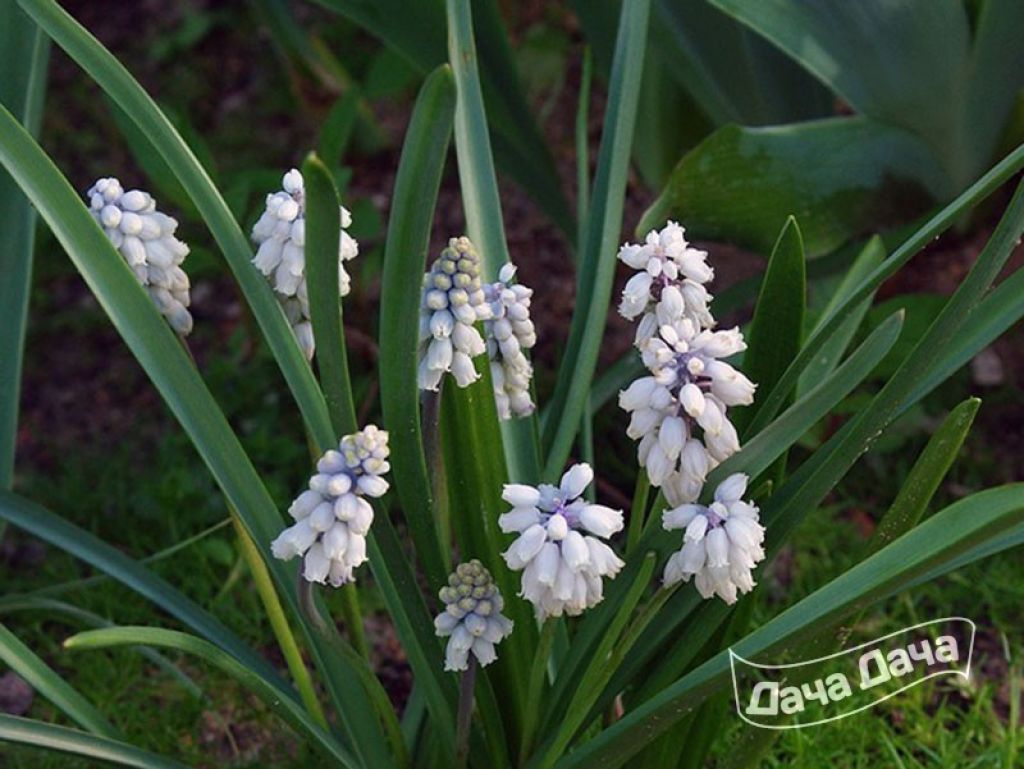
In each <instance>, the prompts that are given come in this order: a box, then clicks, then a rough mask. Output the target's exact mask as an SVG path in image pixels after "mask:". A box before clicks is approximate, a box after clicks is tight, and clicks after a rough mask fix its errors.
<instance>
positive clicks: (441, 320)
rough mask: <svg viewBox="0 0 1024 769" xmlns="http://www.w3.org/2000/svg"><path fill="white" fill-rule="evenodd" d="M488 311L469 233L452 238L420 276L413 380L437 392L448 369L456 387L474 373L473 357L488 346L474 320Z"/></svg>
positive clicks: (485, 316)
mask: <svg viewBox="0 0 1024 769" xmlns="http://www.w3.org/2000/svg"><path fill="white" fill-rule="evenodd" d="M490 316H491V306H490V305H489V304H488V303H487V300H486V297H485V295H484V289H483V285H482V284H481V282H480V256H479V255H478V254H477V252H476V249H475V248H474V247H473V244H472V243H471V242H470V240H469V238H466V237H462V238H452V239H451V240H449V241H448V247H447V248H445V249H444V250H443V251H442V252H441V255H440V256H439V257H438V258H437V259H436V260H435V261H434V263H433V264H432V265H431V266H430V270H429V271H428V272H427V274H426V275H424V276H423V294H422V297H421V301H420V351H419V360H420V362H419V373H418V383H419V387H420V389H421V390H433V391H436V390H437V389H438V387H439V385H440V384H441V378H442V377H443V376H444V375H445V373H448V372H450V373H451V374H452V376H454V377H455V382H456V383H457V384H458V386H459V387H468V386H469V385H471V384H472V383H473V382H475V381H476V380H477V379H479V375H478V374H477V373H476V368H475V367H474V366H473V358H475V357H477V356H478V355H482V354H483V353H484V352H486V350H487V346H486V345H485V344H484V340H483V337H482V336H480V332H479V331H477V330H476V322H477V321H480V320H487V319H488V318H490Z"/></svg>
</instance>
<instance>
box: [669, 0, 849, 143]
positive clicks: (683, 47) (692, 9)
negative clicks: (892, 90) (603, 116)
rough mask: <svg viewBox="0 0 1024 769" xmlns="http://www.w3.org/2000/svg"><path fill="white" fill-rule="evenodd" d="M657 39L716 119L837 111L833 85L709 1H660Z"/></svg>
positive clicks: (755, 120)
mask: <svg viewBox="0 0 1024 769" xmlns="http://www.w3.org/2000/svg"><path fill="white" fill-rule="evenodd" d="M655 16H656V20H657V24H655V25H654V26H653V28H652V30H651V31H652V44H655V45H657V47H658V48H659V50H661V51H663V52H664V53H663V59H664V61H665V66H667V67H669V68H670V69H671V71H672V72H673V74H674V76H675V77H676V79H677V80H678V82H679V83H680V84H681V85H682V86H683V87H684V88H686V89H687V90H688V91H689V92H690V93H691V94H692V95H693V97H694V98H695V99H696V100H697V103H698V104H699V105H700V108H701V109H702V110H703V111H704V113H705V114H707V115H708V117H710V118H711V119H712V121H713V122H714V123H715V124H716V125H723V124H725V123H733V122H735V123H741V124H743V125H777V124H779V123H789V122H795V121H798V120H807V119H811V118H816V117H824V116H826V115H828V114H830V113H831V112H832V99H831V98H830V95H829V93H828V91H827V90H826V89H825V88H823V87H822V86H821V85H819V84H818V83H816V82H815V80H814V78H812V77H810V76H809V75H808V74H807V73H806V72H805V71H803V70H802V69H801V68H800V67H799V66H798V65H796V64H795V63H793V62H792V61H791V60H790V59H789V58H788V57H786V56H785V55H784V54H782V53H781V52H780V51H778V50H777V49H775V48H774V47H773V46H772V45H770V44H768V43H766V42H765V41H764V40H762V39H761V38H759V37H758V36H757V35H755V34H753V33H752V32H750V31H749V30H747V29H745V28H744V27H743V25H741V24H738V23H737V22H736V21H735V20H734V19H732V18H730V17H729V16H728V15H727V14H725V13H722V12H721V11H720V10H718V9H716V8H715V7H714V6H712V5H710V4H708V3H707V2H705V1H704V0H656V2H655Z"/></svg>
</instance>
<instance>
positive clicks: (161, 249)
mask: <svg viewBox="0 0 1024 769" xmlns="http://www.w3.org/2000/svg"><path fill="white" fill-rule="evenodd" d="M85 196H86V198H88V200H89V213H91V214H92V216H93V218H94V219H95V220H96V221H97V222H98V223H99V225H100V227H102V228H103V231H104V232H105V233H106V235H107V237H108V238H110V242H111V243H113V244H114V247H115V248H116V249H117V250H118V251H119V252H120V253H121V256H123V257H124V258H125V261H127V262H128V265H129V266H130V267H131V268H132V271H133V272H134V273H135V277H137V278H138V279H139V282H140V283H142V285H143V286H144V287H145V288H146V291H147V293H148V294H149V296H150V298H151V299H152V300H153V302H154V304H156V306H157V309H159V310H160V313H161V314H162V315H163V316H164V317H165V318H167V321H168V322H169V323H170V324H171V327H172V328H173V329H174V330H175V331H177V332H178V333H179V334H181V335H182V336H185V335H187V334H188V333H189V332H190V331H192V315H191V314H190V313H189V311H188V306H189V303H190V300H189V280H188V275H186V274H185V271H184V270H183V269H182V267H181V265H182V262H184V261H185V257H186V256H188V246H186V245H185V244H184V243H182V242H181V241H180V240H178V239H177V238H176V237H175V236H174V231H175V230H176V229H177V228H178V222H177V221H175V220H174V219H172V218H171V217H170V216H167V215H166V214H163V213H160V212H159V211H157V210H156V201H154V200H153V198H152V196H151V195H150V194H149V193H148V192H143V191H142V190H128V191H127V192H125V191H124V188H122V187H121V183H120V182H119V181H118V180H117V179H115V178H113V177H110V178H106V179H99V180H98V181H97V182H96V183H95V184H94V185H93V186H92V187H91V188H89V191H88V192H87V193H86V194H85Z"/></svg>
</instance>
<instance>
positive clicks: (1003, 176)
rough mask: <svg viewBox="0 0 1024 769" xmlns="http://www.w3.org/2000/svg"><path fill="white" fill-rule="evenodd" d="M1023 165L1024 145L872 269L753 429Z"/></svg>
mask: <svg viewBox="0 0 1024 769" xmlns="http://www.w3.org/2000/svg"><path fill="white" fill-rule="evenodd" d="M1022 166H1024V145H1022V146H1020V147H1018V148H1017V149H1015V150H1014V151H1013V152H1011V153H1010V154H1009V155H1007V156H1006V157H1005V158H1004V159H1003V160H1001V161H1000V162H999V163H997V164H996V165H995V166H994V167H993V168H992V169H991V170H989V171H988V173H986V174H985V175H984V176H982V177H981V178H980V179H978V181H976V182H975V183H974V184H972V185H971V186H970V187H969V188H968V189H966V190H965V191H964V192H963V193H961V194H960V195H959V196H958V197H957V198H956V199H955V200H954V201H952V202H951V203H950V204H949V205H947V206H946V207H945V208H943V209H942V210H941V211H939V212H938V213H936V214H935V215H934V216H933V217H932V218H931V219H929V220H928V222H926V223H925V224H924V226H922V227H921V228H920V229H918V230H917V231H916V232H914V234H913V235H911V236H910V237H909V238H908V239H907V240H906V241H904V242H903V244H902V245H900V247H899V248H897V249H896V250H895V251H894V252H893V253H892V254H890V255H889V257H888V258H886V259H885V261H883V262H882V263H881V264H880V265H878V267H877V268H876V269H874V270H872V271H871V274H870V275H868V276H867V277H866V278H864V280H862V281H861V282H860V284H859V285H858V287H857V288H856V290H854V291H852V292H851V293H850V295H849V296H847V297H846V299H845V300H844V301H843V302H842V303H841V304H840V305H839V306H838V307H837V308H836V309H835V311H834V312H833V314H832V316H831V318H829V320H828V321H827V322H826V323H825V324H824V325H823V326H821V327H820V328H819V329H818V330H817V331H815V332H814V333H813V334H812V335H811V338H810V339H808V340H807V343H806V344H804V346H803V348H802V349H801V350H800V353H799V354H798V355H797V356H796V358H795V359H794V360H793V362H792V363H790V364H789V367H788V368H787V369H786V373H785V374H783V375H782V378H781V379H780V380H779V383H778V384H777V385H776V386H775V388H774V389H773V390H772V392H771V393H769V394H768V395H767V397H766V398H765V400H764V401H763V402H762V404H761V408H760V409H759V410H758V414H757V417H756V418H755V419H754V421H753V423H752V424H751V425H750V430H751V431H752V432H756V431H758V430H759V429H761V428H763V427H764V426H765V425H766V424H768V422H770V421H771V420H772V419H773V418H774V417H775V415H776V414H777V413H778V412H779V409H780V408H781V407H782V404H783V403H784V402H785V399H786V393H788V392H789V391H790V389H791V388H792V387H793V386H794V384H795V383H796V382H797V381H798V380H799V378H800V375H801V374H802V373H803V371H804V369H805V368H806V367H807V365H808V364H809V363H810V362H811V360H813V358H814V356H815V354H816V352H817V350H818V347H819V345H820V344H821V342H822V341H823V340H826V339H828V338H829V337H830V336H832V334H833V333H835V332H836V330H837V329H838V328H839V327H840V326H841V325H842V324H843V322H844V321H845V320H846V319H847V318H848V317H850V315H851V313H853V312H855V310H856V308H857V307H859V306H860V304H861V302H863V301H864V300H865V299H867V298H868V297H870V296H871V295H872V294H873V293H874V292H875V290H876V289H877V288H878V287H879V286H880V285H881V284H882V283H883V282H884V281H885V280H886V279H888V278H890V277H892V276H893V275H894V274H896V272H897V271H899V269H900V268H901V267H902V266H903V265H904V264H906V263H907V262H908V261H910V259H911V257H913V256H914V255H915V254H916V253H918V252H919V251H920V250H921V249H923V248H924V247H925V246H926V245H928V244H929V243H931V242H932V241H933V240H934V239H935V238H937V237H938V236H939V235H940V234H941V233H942V232H944V231H945V230H946V229H948V228H949V227H950V226H952V224H953V223H954V222H956V221H957V220H958V219H959V218H960V217H961V216H963V214H964V213H965V212H966V211H969V210H970V209H971V208H973V207H974V206H975V205H976V204H977V203H978V202H979V201H981V200H983V199H984V198H986V197H988V196H989V195H990V194H991V193H992V192H993V191H994V190H996V189H997V188H998V187H999V186H1001V185H1002V184H1003V183H1005V182H1006V181H1007V180H1008V179H1009V178H1010V177H1012V176H1013V175H1014V174H1015V173H1016V172H1017V171H1019V170H1020V169H1021V167H1022Z"/></svg>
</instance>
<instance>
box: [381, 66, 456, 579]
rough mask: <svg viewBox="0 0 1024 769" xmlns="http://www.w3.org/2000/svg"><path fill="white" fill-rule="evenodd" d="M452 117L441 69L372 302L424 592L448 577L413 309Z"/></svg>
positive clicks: (425, 104)
mask: <svg viewBox="0 0 1024 769" xmlns="http://www.w3.org/2000/svg"><path fill="white" fill-rule="evenodd" d="M454 114H455V87H454V84H453V82H452V75H451V71H450V70H449V68H448V67H447V66H442V67H441V68H439V69H437V70H435V71H434V72H433V73H432V74H431V75H430V77H428V78H427V80H426V82H425V83H424V84H423V88H422V89H421V91H420V95H419V97H418V98H417V100H416V106H415V108H414V109H413V115H412V119H411V120H410V122H409V130H408V132H407V133H406V137H405V144H404V146H403V148H402V157H401V160H400V161H399V164H398V176H397V177H396V179H395V191H394V195H393V196H392V204H391V216H390V219H389V222H388V235H387V245H386V246H385V251H384V274H383V277H382V279H381V297H380V363H379V373H380V398H381V407H382V410H383V412H384V421H385V424H386V425H387V428H388V431H389V433H390V435H391V441H390V444H389V445H390V447H391V465H392V467H394V473H392V478H393V479H394V483H395V488H396V490H397V491H398V497H399V499H400V500H401V503H402V511H403V515H404V517H405V520H406V523H407V525H408V526H409V532H410V534H411V535H412V538H413V541H414V542H415V544H416V554H417V556H418V557H419V559H420V562H421V563H422V565H423V569H424V571H425V572H426V576H427V580H428V582H429V583H430V585H431V586H434V585H440V584H443V583H444V581H445V580H446V579H447V578H448V568H447V564H448V562H449V555H448V553H447V552H445V551H443V550H442V547H441V543H440V542H439V540H438V536H437V527H436V526H435V525H434V524H435V520H436V511H435V510H434V501H433V494H432V490H431V486H430V478H429V476H428V475H427V460H426V457H425V456H424V449H423V433H422V429H421V426H420V405H419V389H418V388H417V387H416V381H417V347H418V344H419V305H420V292H421V286H422V276H423V271H424V269H425V265H426V260H427V251H428V249H429V247H430V227H431V224H432V222H433V215H434V207H435V205H436V203H437V193H438V189H439V186H440V183H441V175H442V173H443V171H444V164H445V159H446V158H447V155H448V143H449V140H450V138H451V132H452V121H453V119H454Z"/></svg>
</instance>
